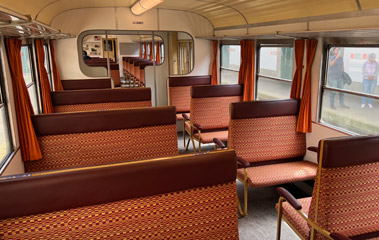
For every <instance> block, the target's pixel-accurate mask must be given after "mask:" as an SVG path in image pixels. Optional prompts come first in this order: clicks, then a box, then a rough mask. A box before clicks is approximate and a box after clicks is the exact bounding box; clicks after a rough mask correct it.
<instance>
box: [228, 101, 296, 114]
mask: <svg viewBox="0 0 379 240" xmlns="http://www.w3.org/2000/svg"><path fill="white" fill-rule="evenodd" d="M299 107H300V102H299V101H298V100H294V99H284V100H269V101H251V102H236V103H232V104H231V107H230V116H231V118H232V119H245V118H264V117H278V116H290V115H297V114H298V113H299Z"/></svg>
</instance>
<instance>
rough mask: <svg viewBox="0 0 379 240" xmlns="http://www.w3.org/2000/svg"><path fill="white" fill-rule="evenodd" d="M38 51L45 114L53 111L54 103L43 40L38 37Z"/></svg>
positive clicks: (36, 42)
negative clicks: (46, 67)
mask: <svg viewBox="0 0 379 240" xmlns="http://www.w3.org/2000/svg"><path fill="white" fill-rule="evenodd" d="M35 44H36V52H37V61H38V72H39V80H40V84H41V95H42V112H43V114H48V113H53V112H54V109H53V104H52V102H51V95H50V92H51V88H50V83H49V77H48V76H47V72H46V69H45V53H44V50H43V41H42V40H41V39H37V40H36V41H35Z"/></svg>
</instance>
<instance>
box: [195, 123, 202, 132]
mask: <svg viewBox="0 0 379 240" xmlns="http://www.w3.org/2000/svg"><path fill="white" fill-rule="evenodd" d="M193 126H194V127H195V128H197V129H198V130H200V131H201V130H203V126H201V125H200V124H197V123H194V124H193Z"/></svg>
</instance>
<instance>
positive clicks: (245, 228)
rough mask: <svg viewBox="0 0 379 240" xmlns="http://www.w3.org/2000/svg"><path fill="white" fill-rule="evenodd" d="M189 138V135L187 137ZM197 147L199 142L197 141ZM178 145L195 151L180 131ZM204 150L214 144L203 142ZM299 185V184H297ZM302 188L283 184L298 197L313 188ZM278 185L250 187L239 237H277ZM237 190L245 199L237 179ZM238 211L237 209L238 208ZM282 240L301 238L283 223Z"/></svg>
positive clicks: (243, 239) (257, 239)
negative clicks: (184, 142)
mask: <svg viewBox="0 0 379 240" xmlns="http://www.w3.org/2000/svg"><path fill="white" fill-rule="evenodd" d="M186 139H188V135H187V137H186ZM195 144H196V148H198V143H197V142H196V141H195ZM178 146H179V153H180V154H184V153H191V152H193V147H192V143H191V144H190V145H189V150H188V151H185V150H184V145H183V134H182V133H180V132H178ZM201 147H202V151H213V150H214V145H213V144H203V145H202V146H201ZM297 185H298V184H297ZM300 186H301V188H302V190H301V189H300V188H298V187H296V186H295V185H293V184H286V185H282V187H285V188H286V189H287V190H289V191H290V192H291V193H292V194H293V195H294V196H295V197H296V198H303V197H309V196H310V195H311V193H312V192H311V191H312V188H311V187H309V186H308V185H306V184H300ZM276 187H278V186H273V187H264V188H255V189H252V188H249V191H248V216H246V217H243V218H240V219H239V221H238V225H239V226H238V228H239V237H240V239H241V240H266V239H267V240H271V239H272V240H274V239H276V225H277V224H276V222H277V214H276V210H275V204H276V203H277V201H278V199H279V197H278V195H277V194H276V191H275V189H276ZM237 192H238V197H239V199H241V200H242V199H243V184H242V183H241V182H239V181H237ZM236 211H237V209H236ZM281 239H282V240H292V239H299V238H298V237H297V235H296V234H295V233H294V232H293V231H292V230H291V229H290V228H289V227H288V225H287V224H286V223H285V222H283V223H282V232H281Z"/></svg>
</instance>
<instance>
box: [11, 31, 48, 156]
mask: <svg viewBox="0 0 379 240" xmlns="http://www.w3.org/2000/svg"><path fill="white" fill-rule="evenodd" d="M6 45H7V50H8V60H9V67H10V70H11V77H12V86H13V94H14V102H15V108H16V117H17V125H18V134H19V136H20V148H21V156H22V159H23V160H24V161H32V160H38V159H41V158H42V154H41V150H40V147H39V145H38V141H37V136H36V134H35V132H34V127H33V124H32V120H31V118H30V116H32V115H34V112H33V107H32V104H31V102H30V98H29V94H28V89H27V88H26V84H25V80H24V77H23V75H22V62H21V45H22V42H21V40H19V39H15V38H8V39H6Z"/></svg>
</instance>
